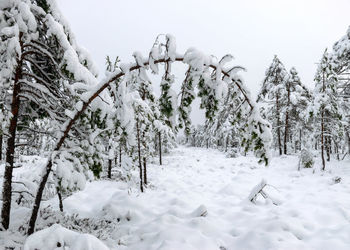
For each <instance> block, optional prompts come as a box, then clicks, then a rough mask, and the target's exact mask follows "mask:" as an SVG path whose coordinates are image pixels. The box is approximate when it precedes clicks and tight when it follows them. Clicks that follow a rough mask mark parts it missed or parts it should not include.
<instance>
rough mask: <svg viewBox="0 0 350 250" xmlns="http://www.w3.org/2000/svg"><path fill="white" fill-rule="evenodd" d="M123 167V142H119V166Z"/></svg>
mask: <svg viewBox="0 0 350 250" xmlns="http://www.w3.org/2000/svg"><path fill="white" fill-rule="evenodd" d="M121 167H122V144H121V143H120V144H119V168H121Z"/></svg>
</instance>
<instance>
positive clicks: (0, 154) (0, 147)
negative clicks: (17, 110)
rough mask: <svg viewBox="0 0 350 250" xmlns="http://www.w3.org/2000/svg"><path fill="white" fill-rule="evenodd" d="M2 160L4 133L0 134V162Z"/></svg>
mask: <svg viewBox="0 0 350 250" xmlns="http://www.w3.org/2000/svg"><path fill="white" fill-rule="evenodd" d="M1 161H2V134H1V135H0V162H1Z"/></svg>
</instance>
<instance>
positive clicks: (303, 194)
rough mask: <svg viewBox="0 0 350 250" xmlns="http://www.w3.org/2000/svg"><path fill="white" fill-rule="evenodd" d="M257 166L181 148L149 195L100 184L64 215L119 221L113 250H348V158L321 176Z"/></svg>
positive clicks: (291, 161) (282, 160)
mask: <svg viewBox="0 0 350 250" xmlns="http://www.w3.org/2000/svg"><path fill="white" fill-rule="evenodd" d="M256 161H257V160H256V158H253V157H250V156H248V157H243V156H241V157H238V158H226V157H225V156H224V154H223V153H221V152H219V151H217V150H212V149H200V148H187V147H183V146H181V147H179V148H177V149H175V150H174V151H173V152H172V153H171V154H170V155H168V156H166V157H165V159H164V165H163V166H158V165H156V164H155V165H150V166H149V171H148V172H149V180H150V183H151V184H150V185H149V187H148V188H147V189H146V192H145V193H143V194H140V193H139V191H138V190H137V189H136V187H130V185H127V184H125V183H121V182H115V181H95V182H92V183H88V184H87V186H86V188H85V190H83V191H81V192H77V193H75V194H74V195H72V196H71V197H69V198H67V199H65V200H64V207H65V211H66V212H67V213H68V214H73V213H79V215H80V217H89V218H104V219H109V220H111V221H113V222H115V223H116V225H117V226H116V227H115V229H114V230H112V231H111V232H109V234H108V237H106V238H104V239H103V241H104V244H105V245H107V246H108V247H109V248H111V249H135V250H140V249H164V250H168V249H169V250H170V249H174V250H178V249H182V250H183V249H201V250H205V249H208V250H209V249H210V250H212V249H227V250H229V249H257V250H260V249H332V250H333V249H350V195H349V190H350V178H349V176H350V163H349V161H342V162H336V161H334V162H332V163H331V164H329V166H327V167H328V169H329V170H328V171H326V172H324V173H323V172H321V171H319V170H318V169H319V167H320V166H319V165H320V164H317V162H316V164H315V169H316V170H313V169H302V171H300V172H299V171H297V167H298V159H297V157H296V156H287V157H276V158H274V159H273V160H272V163H271V165H270V166H269V167H268V168H266V167H264V166H262V165H258V164H257V163H256ZM336 176H340V177H341V178H342V179H341V182H340V183H336V182H335V181H334V178H335V177H336ZM263 179H264V180H266V183H267V186H266V187H265V188H264V191H265V192H266V194H268V195H269V196H270V197H273V198H272V199H267V200H265V199H263V198H262V196H258V197H257V200H256V202H255V204H254V203H252V202H250V201H249V197H250V195H251V192H252V190H254V187H256V186H257V185H258V184H259V183H261V181H262V180H263ZM56 202H57V200H56V198H55V199H52V200H51V201H49V202H46V203H45V205H47V204H50V203H51V205H52V206H54V207H57V204H56ZM274 203H275V204H277V205H275V204H274ZM38 239H40V238H39V237H38ZM31 241H32V242H33V240H31ZM0 243H1V240H0Z"/></svg>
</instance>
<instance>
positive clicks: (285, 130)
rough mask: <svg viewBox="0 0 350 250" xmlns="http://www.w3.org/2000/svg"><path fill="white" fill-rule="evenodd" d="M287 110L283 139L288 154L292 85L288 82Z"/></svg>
mask: <svg viewBox="0 0 350 250" xmlns="http://www.w3.org/2000/svg"><path fill="white" fill-rule="evenodd" d="M287 88H288V89H287V93H288V97H287V111H286V121H285V125H284V126H285V127H284V141H283V151H284V152H283V153H284V154H285V155H286V154H287V142H288V135H289V133H288V132H289V131H288V129H289V105H290V86H289V84H288V86H287Z"/></svg>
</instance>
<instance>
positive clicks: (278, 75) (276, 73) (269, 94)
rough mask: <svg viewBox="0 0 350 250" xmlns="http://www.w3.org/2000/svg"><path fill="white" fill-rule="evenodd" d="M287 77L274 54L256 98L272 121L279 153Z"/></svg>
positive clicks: (280, 152) (280, 151)
mask: <svg viewBox="0 0 350 250" xmlns="http://www.w3.org/2000/svg"><path fill="white" fill-rule="evenodd" d="M288 79H289V75H288V72H287V71H286V69H285V67H284V65H283V64H282V62H281V61H280V60H279V59H278V58H277V56H275V57H274V59H273V61H272V63H271V65H270V67H269V68H268V70H267V71H266V73H265V79H264V81H263V84H262V87H261V90H260V92H259V94H258V99H257V102H259V103H264V104H265V105H266V108H265V116H266V118H267V120H269V121H270V122H271V123H272V130H273V135H274V136H273V138H274V145H275V147H277V148H278V151H279V154H280V155H282V153H283V151H282V136H283V134H282V128H283V125H282V119H283V113H282V109H283V108H284V107H285V105H286V103H283V101H285V99H286V98H285V97H286V96H287V91H286V84H287V82H288ZM287 121H288V119H287Z"/></svg>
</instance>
